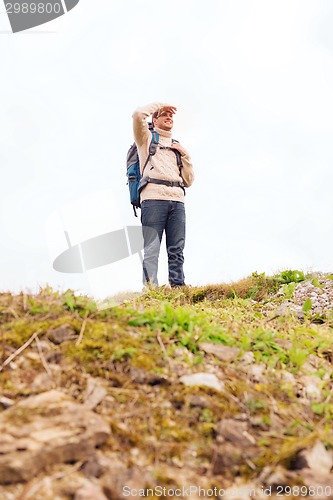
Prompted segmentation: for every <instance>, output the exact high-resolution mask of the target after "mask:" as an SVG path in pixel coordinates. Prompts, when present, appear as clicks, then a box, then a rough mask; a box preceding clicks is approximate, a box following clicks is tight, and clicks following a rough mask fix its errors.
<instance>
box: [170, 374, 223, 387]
mask: <svg viewBox="0 0 333 500" xmlns="http://www.w3.org/2000/svg"><path fill="white" fill-rule="evenodd" d="M179 381H180V382H182V383H183V384H184V385H187V386H196V385H199V386H200V385H201V386H204V387H210V388H211V389H215V390H216V391H223V389H224V384H223V383H222V382H221V381H220V380H219V379H218V378H217V376H216V375H214V374H213V373H203V372H199V373H193V374H192V375H183V376H182V377H180V379H179Z"/></svg>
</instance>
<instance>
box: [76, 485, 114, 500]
mask: <svg viewBox="0 0 333 500" xmlns="http://www.w3.org/2000/svg"><path fill="white" fill-rule="evenodd" d="M92 499H93V500H107V497H106V496H105V495H104V493H103V491H102V490H101V488H100V487H99V486H97V485H96V484H92V483H89V484H86V485H84V486H82V487H81V488H80V489H79V490H77V492H76V493H75V496H74V500H92Z"/></svg>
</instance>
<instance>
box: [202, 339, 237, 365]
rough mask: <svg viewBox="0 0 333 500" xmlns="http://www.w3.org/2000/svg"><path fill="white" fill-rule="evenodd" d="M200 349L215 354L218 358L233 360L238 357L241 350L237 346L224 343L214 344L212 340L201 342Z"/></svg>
mask: <svg viewBox="0 0 333 500" xmlns="http://www.w3.org/2000/svg"><path fill="white" fill-rule="evenodd" d="M199 349H201V350H202V351H204V352H205V353H207V354H214V356H216V357H217V358H219V359H221V360H222V361H231V360H232V359H234V358H236V356H238V354H239V353H240V352H241V351H240V349H238V348H237V347H230V346H227V345H222V344H213V343H210V342H203V343H202V344H199Z"/></svg>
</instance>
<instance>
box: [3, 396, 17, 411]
mask: <svg viewBox="0 0 333 500" xmlns="http://www.w3.org/2000/svg"><path fill="white" fill-rule="evenodd" d="M13 404H14V401H13V400H12V399H9V398H6V397H5V396H1V397H0V407H1V408H4V409H7V408H10V407H11V406H13Z"/></svg>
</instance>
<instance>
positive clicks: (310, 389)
mask: <svg viewBox="0 0 333 500" xmlns="http://www.w3.org/2000/svg"><path fill="white" fill-rule="evenodd" d="M299 381H300V383H301V384H302V387H303V396H304V397H305V398H307V399H310V400H311V401H318V400H320V398H321V390H320V387H319V384H321V380H320V379H319V378H318V377H316V376H311V375H309V376H304V377H302V378H300V380H299Z"/></svg>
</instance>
